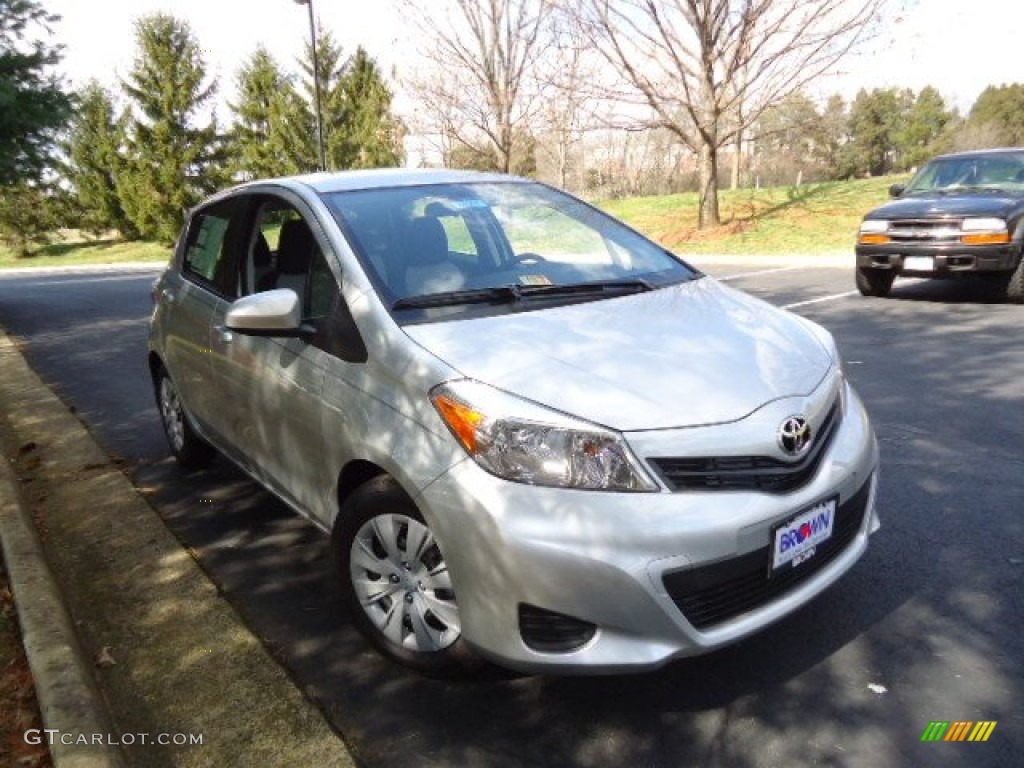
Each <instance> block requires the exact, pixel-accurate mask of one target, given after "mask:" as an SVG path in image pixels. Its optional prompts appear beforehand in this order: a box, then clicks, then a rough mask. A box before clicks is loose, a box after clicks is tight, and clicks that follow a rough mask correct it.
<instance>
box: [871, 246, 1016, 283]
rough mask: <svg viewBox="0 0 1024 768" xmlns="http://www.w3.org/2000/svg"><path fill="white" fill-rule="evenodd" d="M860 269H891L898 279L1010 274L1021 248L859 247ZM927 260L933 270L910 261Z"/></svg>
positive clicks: (1014, 267)
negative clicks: (914, 259)
mask: <svg viewBox="0 0 1024 768" xmlns="http://www.w3.org/2000/svg"><path fill="white" fill-rule="evenodd" d="M856 252H857V267H858V268H862V269H864V268H866V269H890V270H892V271H894V272H895V273H896V274H897V275H908V276H910V277H952V276H955V275H958V274H961V273H968V274H977V273H997V272H1011V271H1013V270H1014V269H1016V267H1017V261H1018V259H1019V258H1020V253H1021V244H1020V243H1019V242H1011V243H1007V244H1006V245H960V244H957V243H951V244H948V245H947V244H943V245H935V244H919V243H885V244H881V245H858V246H857V251H856ZM914 257H924V258H927V259H930V260H931V262H930V268H926V265H923V264H921V263H917V264H914V263H911V264H910V265H909V266H908V261H907V260H908V259H913V258H914Z"/></svg>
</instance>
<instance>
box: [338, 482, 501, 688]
mask: <svg viewBox="0 0 1024 768" xmlns="http://www.w3.org/2000/svg"><path fill="white" fill-rule="evenodd" d="M331 544H332V548H333V550H334V558H335V567H336V572H337V578H338V581H339V583H340V586H341V593H342V600H343V601H344V603H345V606H346V608H347V609H348V611H349V614H350V616H351V618H352V622H353V623H354V624H355V626H356V628H357V629H358V630H359V631H360V632H361V633H362V634H363V636H365V637H366V639H367V640H369V641H370V643H372V644H373V646H374V647H375V648H376V649H377V650H378V651H380V652H381V653H382V654H384V655H385V656H387V657H389V658H391V659H393V660H395V661H397V662H399V663H400V664H403V665H405V666H407V667H409V668H411V669H414V670H415V671H417V672H420V673H421V674H425V675H428V676H430V677H442V678H456V677H466V676H468V675H471V674H476V673H477V672H479V671H481V670H482V669H483V668H484V666H485V665H484V663H483V662H482V660H481V659H480V658H479V657H478V656H476V654H474V653H473V651H472V650H471V649H470V647H469V645H468V644H467V643H466V641H465V639H464V638H463V637H462V628H461V623H460V619H459V609H458V606H457V604H456V602H455V592H454V590H453V589H452V583H451V577H450V575H449V573H448V565H447V563H446V561H445V559H444V555H443V554H442V552H441V548H440V546H439V545H438V542H437V541H436V540H435V539H434V534H433V532H432V531H431V530H430V527H429V526H428V525H427V523H426V522H425V521H424V519H423V516H422V515H421V514H420V512H419V510H418V509H417V508H416V505H415V504H414V503H413V502H412V500H411V499H410V498H409V496H408V495H406V493H405V492H404V491H403V490H402V489H401V488H400V487H399V485H398V483H396V482H395V481H394V480H393V479H392V478H390V477H388V476H386V475H381V476H379V477H376V478H374V479H372V480H369V481H368V482H366V483H364V484H363V485H362V486H360V487H359V488H357V489H356V490H355V491H354V492H353V493H352V495H351V496H349V498H348V499H347V500H346V501H345V503H344V504H343V505H342V508H341V510H340V512H339V515H338V521H337V523H335V526H334V532H333V534H332V537H331Z"/></svg>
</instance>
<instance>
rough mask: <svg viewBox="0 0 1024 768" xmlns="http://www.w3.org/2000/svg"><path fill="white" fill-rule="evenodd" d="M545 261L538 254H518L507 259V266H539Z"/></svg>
mask: <svg viewBox="0 0 1024 768" xmlns="http://www.w3.org/2000/svg"><path fill="white" fill-rule="evenodd" d="M546 261H547V259H545V258H544V257H543V256H541V255H540V254H539V253H518V254H516V255H515V256H513V257H512V258H511V259H509V264H513V265H519V264H541V263H543V262H546Z"/></svg>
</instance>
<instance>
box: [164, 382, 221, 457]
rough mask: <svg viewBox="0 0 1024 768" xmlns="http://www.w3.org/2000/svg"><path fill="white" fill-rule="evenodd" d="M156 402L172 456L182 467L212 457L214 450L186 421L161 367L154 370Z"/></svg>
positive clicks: (175, 389)
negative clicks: (155, 372)
mask: <svg viewBox="0 0 1024 768" xmlns="http://www.w3.org/2000/svg"><path fill="white" fill-rule="evenodd" d="M154 384H155V385H156V404H157V408H159V410H160V421H161V422H162V423H163V425H164V434H165V435H167V442H168V444H169V445H170V446H171V453H173V454H174V458H175V459H176V460H177V462H178V464H180V465H181V466H182V467H184V468H185V469H203V468H204V467H208V466H209V465H210V462H211V461H213V458H214V456H216V455H217V451H216V450H215V449H214V448H213V446H211V445H210V444H209V443H208V442H206V441H205V440H203V438H201V437H200V436H199V435H197V434H196V433H195V430H193V429H192V427H191V425H190V424H189V423H188V416H187V415H186V414H185V407H184V406H183V405H182V404H181V398H180V397H178V390H177V388H176V387H175V386H174V382H173V381H171V377H170V375H169V374H168V373H167V370H166V369H165V368H163V367H161V368H160V369H159V370H158V371H157V374H156V381H155V382H154Z"/></svg>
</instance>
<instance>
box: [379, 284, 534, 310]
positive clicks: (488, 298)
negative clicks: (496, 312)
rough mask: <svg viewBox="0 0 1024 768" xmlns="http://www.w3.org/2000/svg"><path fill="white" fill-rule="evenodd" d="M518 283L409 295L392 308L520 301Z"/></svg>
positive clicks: (427, 307) (425, 307)
mask: <svg viewBox="0 0 1024 768" xmlns="http://www.w3.org/2000/svg"><path fill="white" fill-rule="evenodd" d="M518 300H519V286H518V285H499V286H495V287H494V288H470V289H469V290H465V291H444V292H443V293H428V294H426V295H424V296H408V297H406V298H404V299H399V300H398V301H396V302H395V303H394V304H392V305H391V309H430V308H431V307H454V306H458V305H459V304H486V303H488V302H496V301H518Z"/></svg>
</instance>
